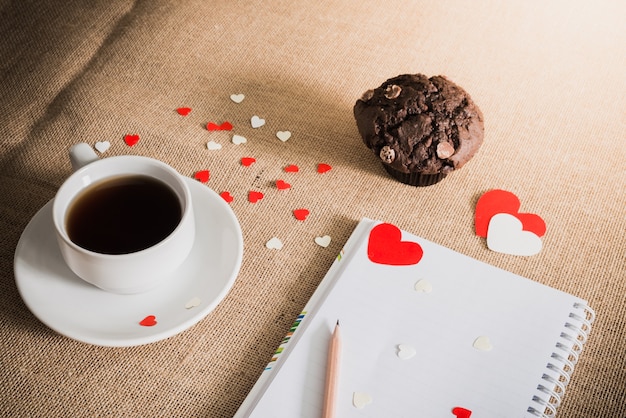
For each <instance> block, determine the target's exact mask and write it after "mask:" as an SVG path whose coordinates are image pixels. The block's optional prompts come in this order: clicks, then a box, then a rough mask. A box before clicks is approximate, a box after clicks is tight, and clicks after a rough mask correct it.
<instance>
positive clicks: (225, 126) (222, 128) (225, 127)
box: [206, 122, 233, 131]
mask: <svg viewBox="0 0 626 418" xmlns="http://www.w3.org/2000/svg"><path fill="white" fill-rule="evenodd" d="M206 128H207V130H209V131H230V130H232V129H233V125H231V124H230V122H223V123H222V124H221V125H218V124H216V123H214V122H209V123H207V125H206Z"/></svg>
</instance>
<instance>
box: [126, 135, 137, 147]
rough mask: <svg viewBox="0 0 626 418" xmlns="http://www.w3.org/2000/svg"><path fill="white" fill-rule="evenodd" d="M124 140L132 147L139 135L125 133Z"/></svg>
mask: <svg viewBox="0 0 626 418" xmlns="http://www.w3.org/2000/svg"><path fill="white" fill-rule="evenodd" d="M124 142H126V145H128V146H129V147H132V146H133V145H135V144H136V143H137V142H139V135H126V136H124Z"/></svg>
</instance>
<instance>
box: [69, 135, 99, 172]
mask: <svg viewBox="0 0 626 418" xmlns="http://www.w3.org/2000/svg"><path fill="white" fill-rule="evenodd" d="M98 159H99V158H98V155H97V154H96V152H95V151H94V150H93V148H91V145H89V144H87V143H85V142H81V143H79V144H76V145H73V146H72V148H70V161H71V162H72V170H73V171H76V170H78V169H79V168H81V167H83V166H86V165H87V164H89V163H92V162H94V161H96V160H98Z"/></svg>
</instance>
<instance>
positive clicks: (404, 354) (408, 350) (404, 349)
mask: <svg viewBox="0 0 626 418" xmlns="http://www.w3.org/2000/svg"><path fill="white" fill-rule="evenodd" d="M396 354H397V355H398V357H399V358H400V359H402V360H408V359H410V358H411V357H413V356H415V354H417V351H415V348H413V347H411V346H410V345H408V344H399V345H398V352H397V353H396Z"/></svg>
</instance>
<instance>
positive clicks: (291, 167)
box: [285, 164, 300, 173]
mask: <svg viewBox="0 0 626 418" xmlns="http://www.w3.org/2000/svg"><path fill="white" fill-rule="evenodd" d="M298 171H300V169H299V168H298V166H297V165H295V164H289V165H288V166H287V167H285V172H287V173H297V172H298Z"/></svg>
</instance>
